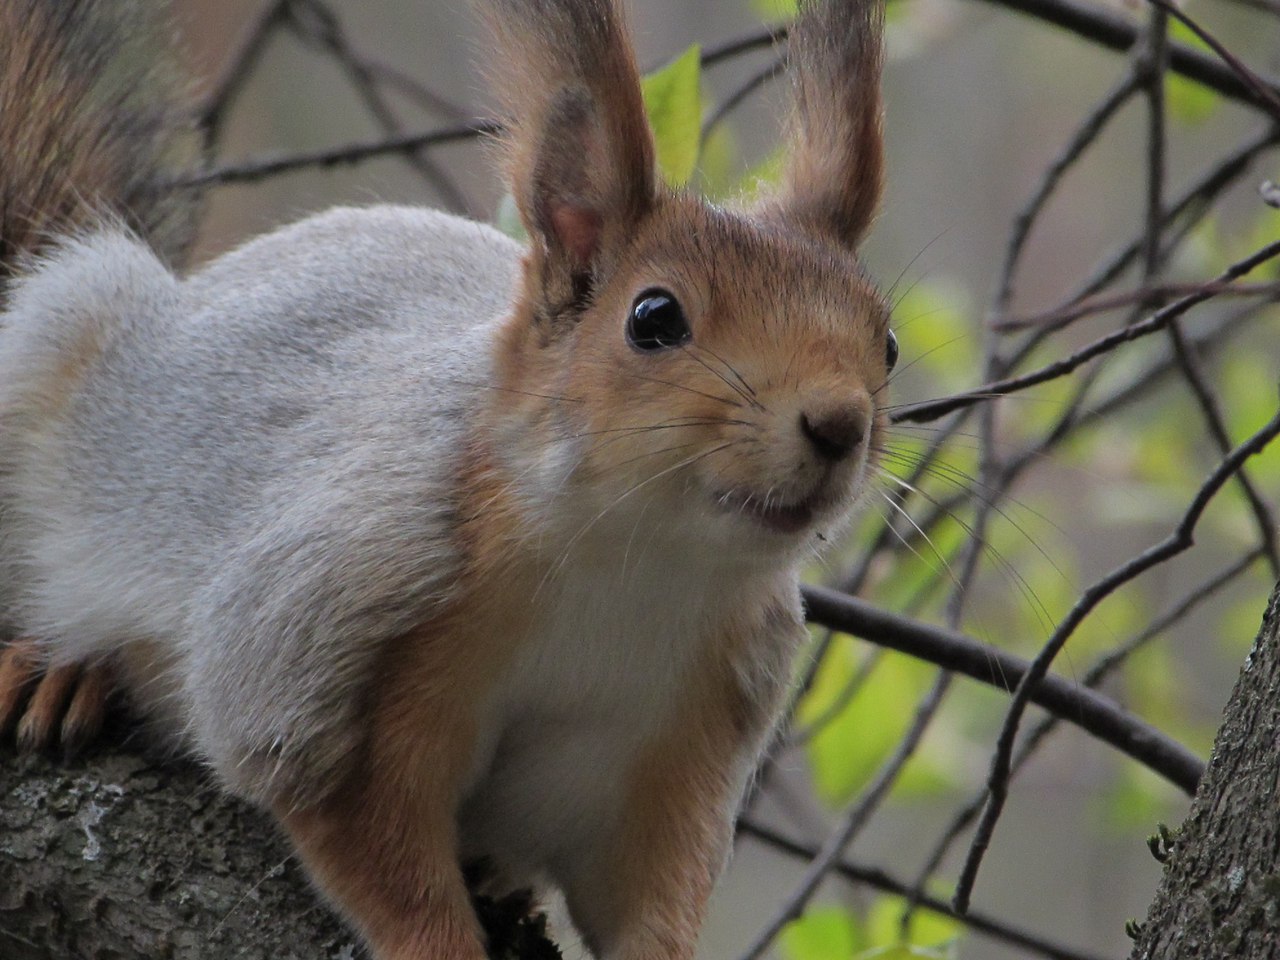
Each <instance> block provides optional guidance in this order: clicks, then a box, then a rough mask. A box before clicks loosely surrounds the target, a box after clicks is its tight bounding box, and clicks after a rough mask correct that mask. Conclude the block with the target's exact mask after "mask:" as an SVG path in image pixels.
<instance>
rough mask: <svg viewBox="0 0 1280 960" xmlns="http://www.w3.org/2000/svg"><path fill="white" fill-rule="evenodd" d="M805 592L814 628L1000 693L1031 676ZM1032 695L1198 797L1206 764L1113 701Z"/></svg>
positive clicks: (1082, 694) (945, 634)
mask: <svg viewBox="0 0 1280 960" xmlns="http://www.w3.org/2000/svg"><path fill="white" fill-rule="evenodd" d="M803 593H804V600H805V609H806V611H807V615H808V618H809V622H811V623H816V624H819V625H821V626H824V627H830V628H832V629H833V630H840V631H843V632H844V633H849V634H852V635H853V636H855V637H860V638H861V639H863V640H866V641H867V642H869V643H873V644H875V645H877V646H881V647H886V648H888V649H890V650H897V651H898V652H900V653H905V654H908V655H909V656H913V657H916V658H918V659H920V660H925V661H927V662H929V663H933V664H937V665H938V666H940V667H945V668H946V669H948V670H952V671H954V672H956V673H960V674H964V675H965V676H966V677H970V678H972V679H974V680H978V681H981V682H982V683H985V684H989V685H990V686H993V687H995V688H997V689H999V690H1005V691H1012V690H1014V689H1015V688H1016V687H1017V686H1018V685H1019V684H1020V683H1021V682H1022V681H1023V680H1024V678H1025V677H1026V675H1027V671H1028V668H1029V664H1028V662H1027V661H1026V660H1024V659H1022V658H1021V657H1017V656H1014V655H1013V654H1011V653H1008V652H1006V651H1004V650H999V649H996V648H994V647H990V646H988V645H986V644H983V643H980V642H978V641H977V640H974V639H972V638H970V637H966V636H964V635H963V634H960V633H957V632H955V631H953V630H948V629H946V628H945V627H937V626H933V625H932V624H926V623H921V622H920V621H918V620H910V619H908V618H906V617H903V616H900V615H898V614H894V613H890V612H889V611H886V610H880V609H878V608H876V607H875V606H873V605H872V604H869V603H867V602H866V601H864V600H859V599H858V598H856V597H851V596H848V595H847V594H843V593H840V592H838V591H835V590H828V589H826V588H825V587H815V586H806V587H804V589H803ZM1030 690H1031V693H1030V699H1031V702H1032V703H1034V704H1036V705H1037V706H1039V707H1043V708H1044V709H1045V710H1048V711H1049V712H1050V713H1052V714H1053V715H1054V716H1056V717H1060V718H1061V719H1063V720H1065V721H1067V722H1068V723H1071V724H1074V725H1076V726H1078V727H1080V729H1082V730H1085V731H1087V732H1088V733H1090V734H1092V735H1093V736H1095V737H1096V738H1097V739H1099V740H1101V741H1102V742H1104V743H1108V744H1110V745H1111V746H1113V747H1115V748H1116V749H1117V750H1119V751H1121V752H1122V753H1124V754H1126V755H1128V756H1130V757H1132V758H1133V759H1135V760H1137V761H1138V762H1139V763H1141V764H1142V765H1143V766H1145V767H1147V768H1148V769H1150V770H1152V771H1154V772H1155V773H1158V774H1159V775H1160V776H1161V777H1163V778H1164V779H1166V780H1168V781H1169V782H1170V783H1172V784H1174V785H1175V786H1177V787H1179V788H1180V789H1182V790H1183V791H1185V792H1186V793H1187V794H1191V793H1193V792H1194V791H1195V788H1196V783H1197V781H1198V780H1199V777H1200V773H1201V772H1202V771H1203V769H1204V763H1203V761H1201V760H1200V758H1199V757H1197V756H1196V755H1195V754H1193V753H1192V752H1191V751H1189V750H1188V749H1187V748H1186V747H1184V746H1182V745H1181V744H1179V743H1177V742H1176V741H1174V740H1172V739H1171V738H1169V737H1168V736H1166V735H1165V734H1163V733H1161V732H1160V731H1159V730H1157V729H1156V728H1155V727H1152V726H1151V725H1150V724H1147V723H1144V722H1143V721H1142V720H1140V719H1138V718H1137V717H1134V716H1133V715H1132V714H1130V713H1128V712H1127V711H1126V710H1124V709H1123V708H1122V707H1120V706H1119V705H1117V704H1116V703H1115V702H1114V701H1112V700H1109V699H1108V698H1106V697H1104V696H1101V695H1100V694H1097V693H1094V692H1093V691H1090V690H1085V689H1084V688H1082V687H1080V686H1079V685H1077V684H1075V683H1072V682H1071V681H1068V680H1065V679H1063V678H1062V677H1058V676H1055V675H1053V674H1048V673H1046V674H1045V675H1044V676H1043V677H1041V678H1040V679H1039V680H1038V681H1037V682H1036V683H1034V684H1032V685H1031V687H1030Z"/></svg>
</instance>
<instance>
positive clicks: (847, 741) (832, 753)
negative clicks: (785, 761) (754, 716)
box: [798, 637, 963, 807]
mask: <svg viewBox="0 0 1280 960" xmlns="http://www.w3.org/2000/svg"><path fill="white" fill-rule="evenodd" d="M865 655H866V648H865V647H864V646H862V645H861V644H858V645H857V647H856V648H855V646H854V643H853V642H852V641H851V640H850V639H849V638H847V637H841V638H840V640H839V642H837V643H835V644H834V645H832V647H831V649H830V650H828V652H827V655H826V657H824V658H823V661H822V665H821V666H820V667H819V668H818V672H817V675H816V676H815V677H814V682H813V686H812V687H811V689H810V691H809V693H808V695H807V696H806V697H805V698H804V700H803V701H802V702H801V704H800V709H799V711H798V720H799V727H798V729H803V728H805V727H807V726H808V725H809V724H814V723H819V724H821V726H820V729H819V730H818V732H816V733H815V734H814V736H813V737H812V739H811V740H810V741H809V743H808V751H807V752H808V755H809V761H810V763H811V764H812V766H813V779H814V784H815V786H816V787H817V791H818V794H819V795H820V796H821V797H822V798H823V799H824V800H826V801H827V802H828V803H829V804H831V805H832V806H833V807H836V806H839V805H840V804H843V803H844V802H846V801H847V800H848V799H849V798H850V797H852V796H853V795H854V794H855V793H856V792H857V791H858V790H859V789H861V788H862V787H863V786H865V785H866V783H867V781H868V780H869V779H870V778H871V776H872V775H873V773H874V772H875V771H876V769H877V768H878V767H879V766H880V764H881V763H883V762H884V760H885V759H886V758H887V757H888V756H889V753H890V752H891V751H892V750H893V748H894V747H895V746H896V745H897V743H898V741H899V739H900V738H901V737H902V735H903V733H904V732H905V731H906V728H907V725H908V724H909V723H910V720H911V705H912V704H914V703H915V702H916V701H917V700H918V699H919V698H920V697H921V696H922V695H923V693H924V691H925V690H926V689H927V688H928V686H929V684H930V683H931V682H932V679H933V676H934V672H935V671H934V668H933V667H931V666H930V665H929V664H926V663H921V662H920V661H918V660H915V659H914V658H911V657H908V656H906V655H904V654H899V653H888V652H886V653H881V654H879V655H878V659H877V660H876V662H875V665H874V667H872V668H871V672H870V673H869V674H868V675H867V676H866V677H865V680H864V681H863V682H861V683H860V685H859V686H858V687H857V693H856V694H855V695H854V696H853V697H852V698H851V699H850V698H848V696H847V694H848V691H849V684H850V682H851V681H852V680H854V679H855V678H856V677H857V676H858V675H859V674H860V673H861V671H862V670H863V669H864V666H865V664H864V661H863V657H864V656H865ZM846 699H847V700H848V702H847V703H846V702H845V700H846ZM947 737H948V734H947V732H946V730H945V729H944V727H943V725H942V724H937V725H935V726H934V728H933V729H932V730H931V731H930V734H929V736H928V737H926V738H925V741H924V743H923V744H921V748H920V750H919V752H918V753H917V754H916V755H915V756H914V757H913V758H912V760H911V762H910V763H909V764H908V765H907V766H906V768H905V769H904V770H903V772H902V777H901V779H900V780H899V781H898V784H897V786H896V788H895V795H898V796H912V795H914V796H922V795H936V794H937V793H938V792H939V790H940V789H942V788H943V787H944V786H949V785H950V784H952V783H954V781H955V779H956V777H957V776H958V775H959V771H958V770H957V769H956V767H957V758H958V757H959V756H960V755H962V754H963V751H961V750H957V749H954V743H952V742H950V741H947Z"/></svg>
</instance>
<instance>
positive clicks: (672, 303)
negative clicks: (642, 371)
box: [627, 289, 693, 353]
mask: <svg viewBox="0 0 1280 960" xmlns="http://www.w3.org/2000/svg"><path fill="white" fill-rule="evenodd" d="M692 336H693V334H692V333H691V332H690V331H689V321H688V320H686V319H685V317H684V310H683V309H682V308H681V306H680V304H679V302H678V301H677V300H676V298H675V297H674V296H672V295H671V294H670V293H668V292H667V291H666V290H658V289H654V290H646V291H645V292H644V293H642V294H640V296H638V297H636V302H635V303H633V304H632V305H631V316H629V317H627V342H628V343H630V344H631V345H632V346H633V347H635V348H636V349H637V350H643V351H644V352H645V353H651V352H652V351H654V350H665V349H667V348H669V347H678V346H680V344H682V343H684V342H685V341H687V340H688V339H689V338H691V337H692Z"/></svg>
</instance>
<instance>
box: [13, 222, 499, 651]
mask: <svg viewBox="0 0 1280 960" xmlns="http://www.w3.org/2000/svg"><path fill="white" fill-rule="evenodd" d="M518 256H519V247H518V246H517V245H516V244H515V243H514V242H512V241H510V240H509V239H507V238H506V237H503V236H502V235H501V234H498V233H497V232H496V231H494V230H492V229H490V228H488V227H485V226H482V225H479V224H475V223H472V222H469V221H466V220H462V219H459V218H456V217H451V216H448V215H446V214H441V213H438V212H434V211H429V210H422V209H414V208H407V207H372V208H367V209H349V208H348V209H341V208H339V209H334V210H330V211H328V212H326V213H323V214H320V215H317V216H314V217H311V218H309V219H306V220H303V221H301V222H300V223H297V224H294V225H292V226H289V227H285V228H283V229H281V230H277V231H275V232H273V233H271V234H267V235H265V236H263V237H259V238H257V239H256V240H253V241H252V242H250V243H248V244H246V245H245V246H243V247H241V248H240V249H238V250H235V251H233V252H231V253H229V254H227V255H225V256H223V257H221V258H219V259H217V260H215V261H213V262H212V263H210V264H209V265H208V266H207V267H205V268H204V269H202V270H200V271H198V272H196V273H194V274H192V275H191V276H190V277H188V278H186V279H181V280H180V279H179V278H177V277H176V276H175V275H174V274H172V273H171V272H170V271H169V270H168V269H167V268H166V267H165V266H164V265H163V264H162V263H161V262H160V261H159V260H158V259H157V257H156V255H155V254H154V253H153V252H151V251H150V249H149V248H148V247H147V246H146V244H144V243H143V242H141V241H139V240H137V239H136V238H134V237H132V236H131V235H130V234H129V233H128V232H126V231H124V230H123V229H122V228H120V227H117V226H106V227H104V228H102V229H100V230H99V231H98V232H96V233H91V234H84V235H82V236H79V237H77V238H74V239H71V240H67V241H64V242H62V243H61V244H60V245H58V246H55V247H52V248H50V249H49V250H47V251H46V252H45V253H44V254H42V255H41V256H40V257H39V258H38V260H36V261H35V262H34V263H33V265H32V267H31V269H30V270H29V271H28V272H27V273H26V274H24V275H23V276H22V277H20V278H19V279H18V281H17V282H16V283H15V284H14V287H13V289H12V291H11V293H12V297H11V303H10V306H9V309H8V311H7V312H6V313H5V314H4V319H3V322H2V323H0V474H3V476H4V477H5V480H6V482H5V484H4V487H3V491H0V492H3V494H4V495H3V496H0V511H3V512H4V513H5V514H6V515H7V522H6V524H5V530H4V535H3V539H4V541H5V551H4V552H5V554H6V556H7V557H8V558H9V559H7V560H5V561H3V563H4V565H5V570H4V573H5V580H6V582H7V584H8V586H7V587H6V588H5V592H6V593H7V594H9V595H8V596H7V597H6V598H5V600H6V602H7V604H8V605H9V606H10V607H11V608H16V609H17V610H18V611H19V612H20V619H21V621H22V622H23V623H24V625H26V626H27V627H28V628H29V629H30V628H35V629H36V630H37V632H38V633H39V634H40V635H43V636H48V637H56V638H57V640H58V647H57V649H56V650H55V651H54V652H55V655H57V656H58V657H69V658H82V657H85V656H89V655H92V654H93V653H94V652H95V650H99V649H105V648H109V647H111V646H112V645H113V644H117V643H118V642H119V640H120V638H124V637H152V638H157V639H167V638H170V637H175V638H176V637H177V636H179V635H181V636H183V637H191V636H193V635H194V636H197V637H198V636H199V635H200V633H199V631H198V630H196V631H193V630H192V629H191V627H190V624H189V620H190V618H192V617H195V618H197V619H198V618H200V617H202V616H206V615H207V616H214V615H215V614H213V613H211V612H210V611H213V610H215V609H216V610H221V609H222V606H223V604H224V603H235V602H238V601H236V600H233V599H229V597H231V596H232V595H235V596H239V595H240V592H241V591H243V590H244V589H246V587H247V586H248V585H247V584H243V583H239V582H236V583H231V582H230V581H232V580H235V576H234V571H237V570H244V569H248V568H250V567H252V568H253V569H259V570H261V569H263V568H264V566H269V567H272V568H274V569H276V570H278V571H281V572H282V573H281V579H280V580H279V581H278V582H277V583H276V584H275V591H274V593H273V590H272V589H271V585H267V584H256V585H254V590H255V592H254V597H253V603H254V604H255V605H256V606H257V607H258V608H259V609H260V611H261V612H260V614H259V615H262V616H269V615H271V612H272V610H273V609H275V608H276V607H278V612H279V614H280V616H281V617H284V618H288V617H292V616H293V615H294V613H295V612H296V609H297V606H300V605H304V604H305V600H304V599H303V598H301V597H299V596H298V595H297V594H298V593H299V592H302V593H305V592H306V591H307V590H308V589H316V587H317V585H315V584H310V583H309V582H308V579H307V575H306V571H307V570H308V569H318V568H319V567H320V566H323V565H324V564H323V563H322V558H321V557H320V556H319V554H320V553H326V554H328V553H337V552H344V551H345V552H346V553H347V554H348V555H349V558H350V559H349V560H348V561H346V562H349V563H351V564H354V565H359V564H362V563H368V564H371V565H374V566H376V565H378V564H379V563H382V562H386V563H387V565H388V569H387V572H386V574H385V575H384V576H382V577H381V578H379V579H378V581H377V582H378V583H379V584H380V586H381V587H385V588H386V589H388V590H390V589H401V590H403V589H405V588H406V587H407V586H408V585H409V582H410V581H412V582H413V583H415V584H416V592H418V593H420V594H422V595H423V596H424V602H429V601H430V600H431V599H432V598H433V597H435V596H436V594H437V593H438V590H437V589H436V588H435V587H434V586H433V584H434V583H435V582H436V581H438V580H439V579H442V578H444V577H445V576H447V574H448V571H449V570H450V568H451V564H450V560H449V557H447V556H445V555H444V554H443V551H444V550H445V549H446V548H445V540H446V538H445V536H444V534H443V531H444V530H445V529H446V527H447V526H448V525H449V524H450V518H449V517H448V516H446V514H447V511H448V497H447V495H446V489H445V488H446V487H447V485H448V484H449V482H450V476H451V472H452V471H453V470H454V469H455V465H454V464H453V462H452V461H453V460H454V459H456V456H457V453H458V451H460V450H461V449H462V446H463V440H462V436H461V434H462V432H463V430H464V428H465V425H466V424H467V423H468V422H470V421H471V420H472V419H473V414H474V409H475V407H476V406H477V405H478V404H479V402H480V401H481V398H482V397H483V395H484V392H485V384H486V383H488V382H490V381H491V378H492V371H491V369H490V367H491V360H490V350H489V348H488V344H489V342H490V341H491V340H492V338H493V336H494V330H495V325H496V324H497V323H498V322H499V321H500V320H501V319H502V317H503V316H504V314H505V311H506V308H507V307H508V305H509V302H510V291H511V290H512V288H513V286H514V284H515V279H516V269H517V263H518ZM375 479H376V483H375ZM393 486H394V487H396V488H397V489H395V490H392V489H391V488H392V487H393ZM375 489H376V491H377V492H376V493H375V492H374V491H375ZM375 498H376V499H377V500H379V501H381V502H384V503H386V504H387V505H388V511H389V512H388V511H383V512H381V513H380V512H379V511H378V510H376V509H374V510H370V509H368V506H369V502H370V501H371V500H373V499H375ZM355 504H361V505H362V509H361V510H359V511H357V510H355V509H349V510H348V509H346V508H349V507H354V505H355ZM308 511H311V512H312V513H315V514H317V515H316V516H314V517H312V518H311V522H305V517H304V514H306V513H307V512H308ZM320 513H325V514H327V515H326V516H324V517H321V516H319V514H320ZM298 530H325V531H327V533H326V536H325V537H324V538H323V541H320V540H319V539H317V540H316V542H311V543H301V542H294V541H293V540H291V537H292V536H293V533H294V532H295V531H298ZM126 531H127V532H128V533H127V535H126ZM415 540H416V542H417V546H416V547H415V546H414V545H413V541H415ZM247 552H251V553H255V554H256V555H257V556H258V563H257V564H255V563H253V562H252V561H251V560H250V558H249V557H248V556H236V557H232V556H231V555H230V554H232V553H237V554H241V553H247ZM266 555H273V556H276V557H277V558H278V559H277V560H276V561H275V562H272V563H267V562H266V561H263V560H262V559H261V557H263V556H266ZM412 556H418V557H420V558H421V559H422V565H421V567H420V568H417V569H410V568H411V567H413V564H406V563H404V562H403V560H404V558H405V557H412ZM294 566H296V567H297V568H298V569H297V570H296V571H294V575H293V576H292V577H286V576H285V575H284V573H283V571H285V570H287V569H289V568H291V567H294ZM393 566H395V567H396V569H391V568H392V567H393ZM229 571H230V572H229ZM219 591H224V592H225V593H226V594H227V595H228V599H225V600H221V599H216V597H217V596H218V595H219ZM317 592H318V591H317ZM410 592H412V591H410ZM286 594H287V597H286ZM277 595H278V596H277ZM273 597H275V598H276V599H277V600H278V603H273ZM347 602H349V603H350V604H351V605H352V606H353V607H358V606H363V605H368V604H374V605H376V603H375V601H374V600H373V599H371V598H355V597H352V598H348V601H347ZM312 605H313V606H314V603H313V604H312ZM211 629H214V628H212V627H211ZM193 652H198V651H193Z"/></svg>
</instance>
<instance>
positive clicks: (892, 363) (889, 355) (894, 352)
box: [884, 330, 898, 370]
mask: <svg viewBox="0 0 1280 960" xmlns="http://www.w3.org/2000/svg"><path fill="white" fill-rule="evenodd" d="M897 365H898V338H897V337H895V336H894V335H893V331H892V330H890V331H889V335H888V336H887V337H885V341H884V366H885V369H886V370H892V369H893V368H894V367H896V366H897Z"/></svg>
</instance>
